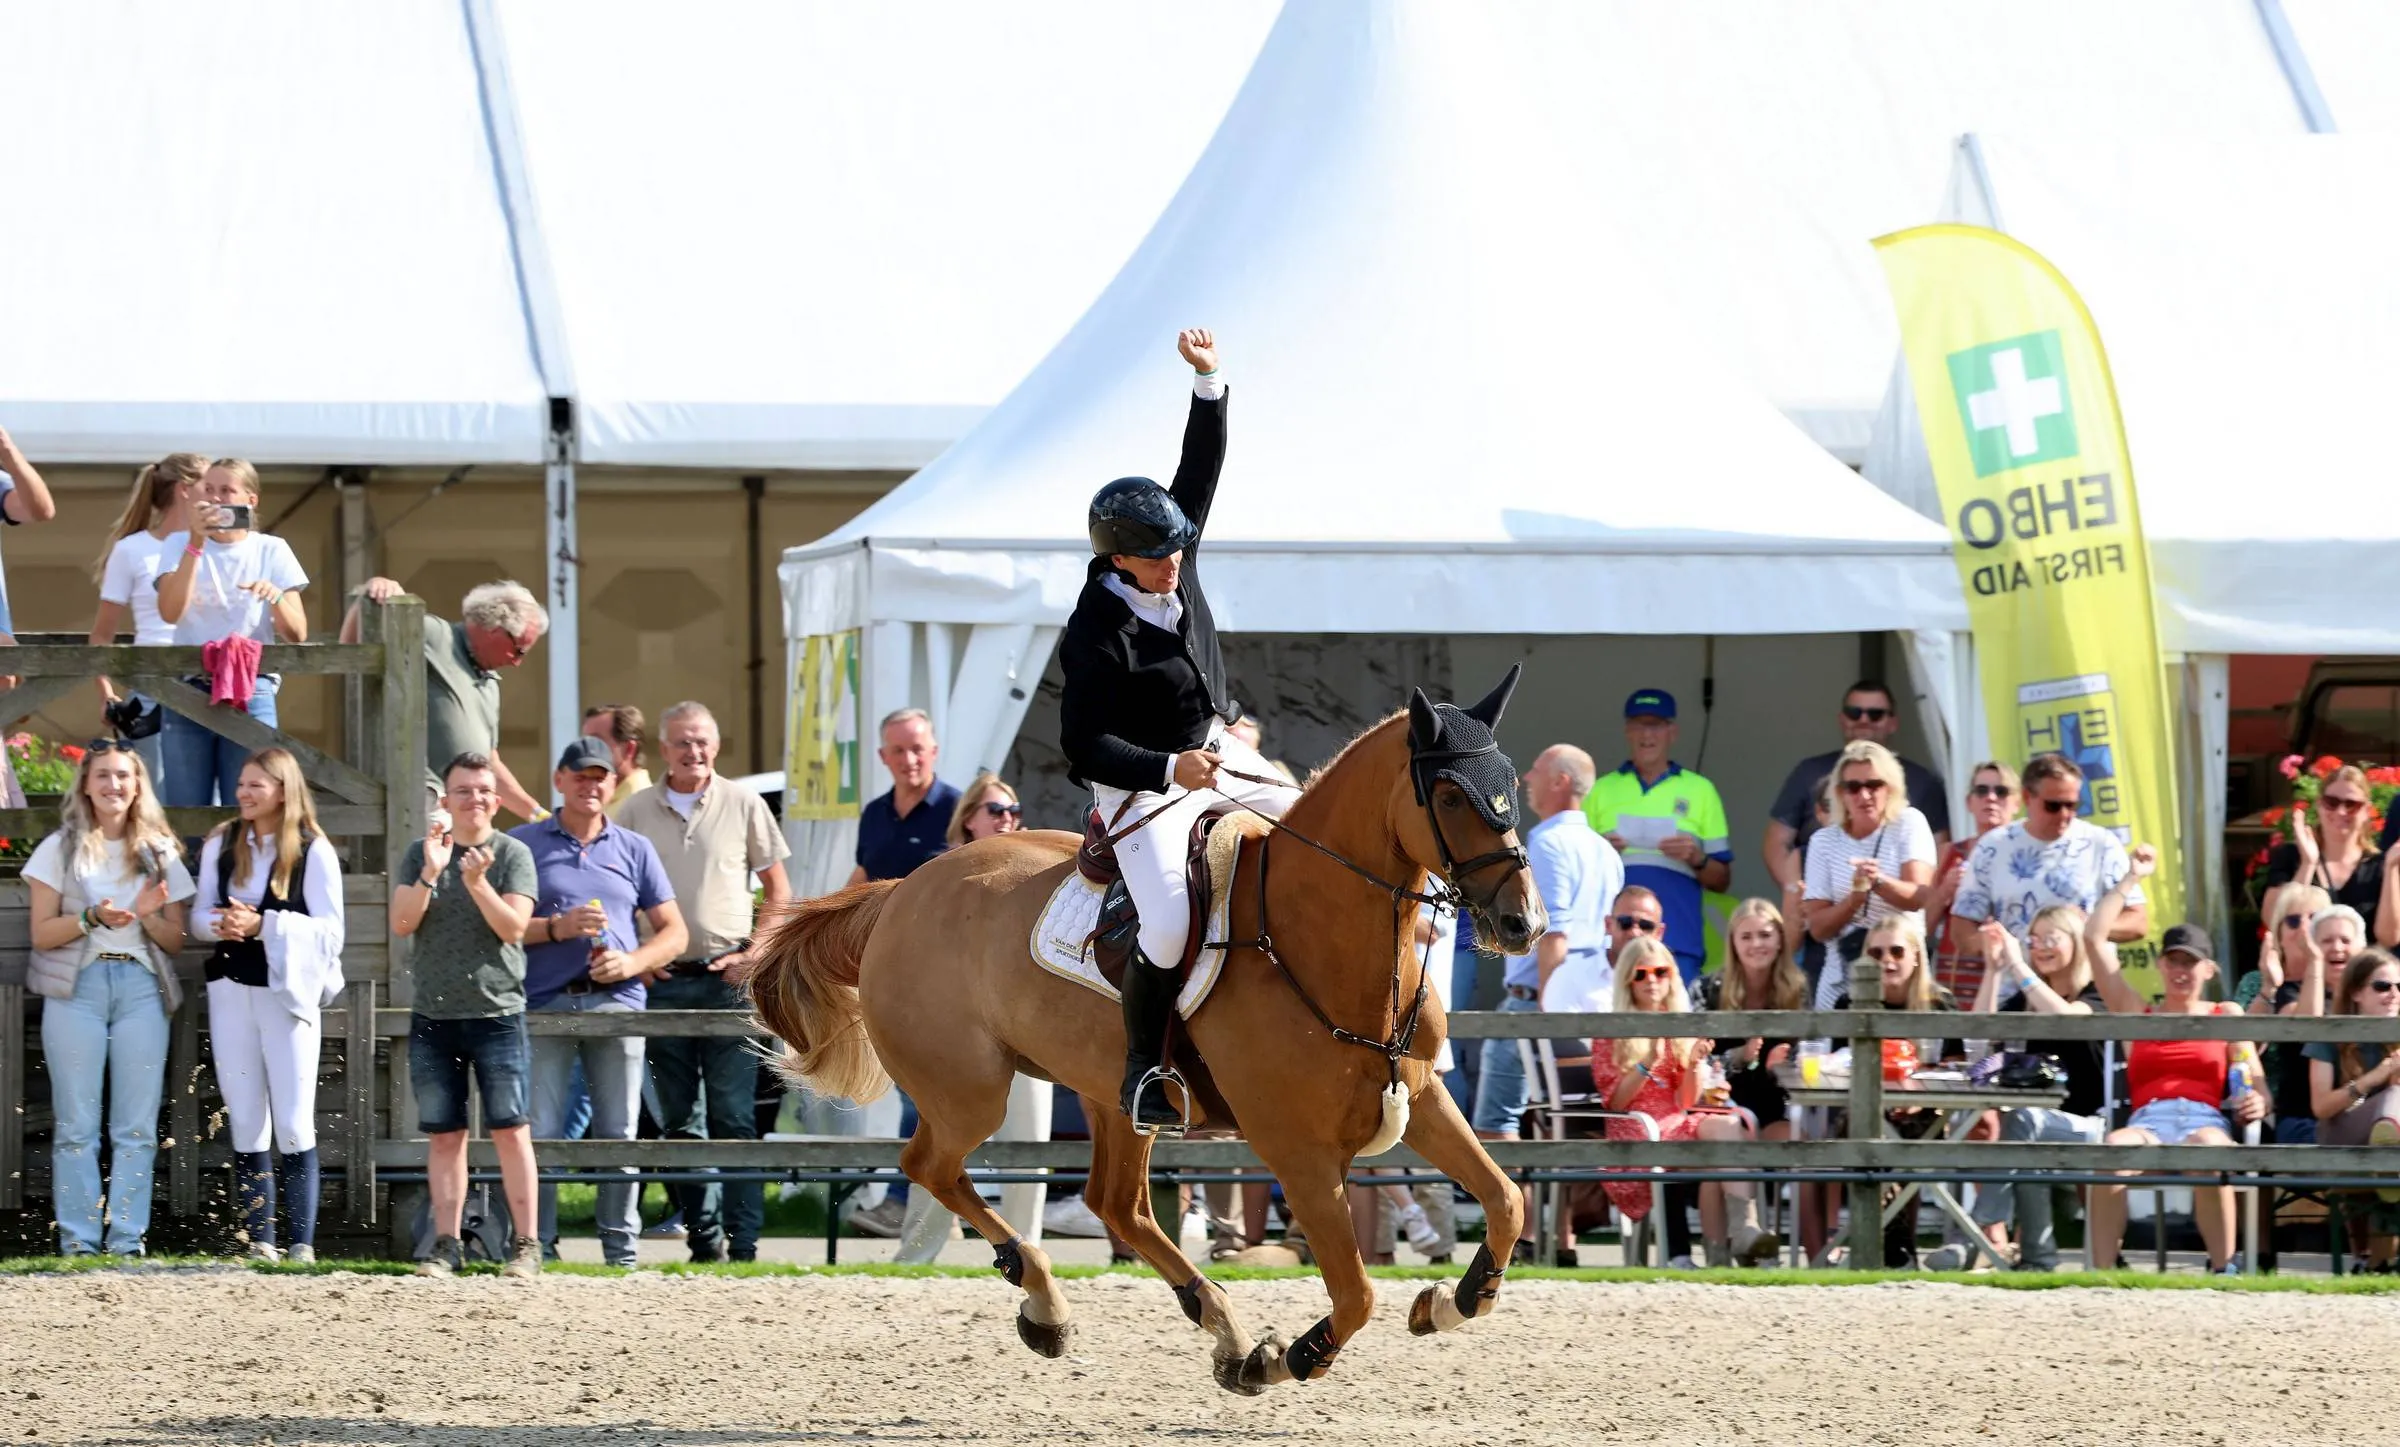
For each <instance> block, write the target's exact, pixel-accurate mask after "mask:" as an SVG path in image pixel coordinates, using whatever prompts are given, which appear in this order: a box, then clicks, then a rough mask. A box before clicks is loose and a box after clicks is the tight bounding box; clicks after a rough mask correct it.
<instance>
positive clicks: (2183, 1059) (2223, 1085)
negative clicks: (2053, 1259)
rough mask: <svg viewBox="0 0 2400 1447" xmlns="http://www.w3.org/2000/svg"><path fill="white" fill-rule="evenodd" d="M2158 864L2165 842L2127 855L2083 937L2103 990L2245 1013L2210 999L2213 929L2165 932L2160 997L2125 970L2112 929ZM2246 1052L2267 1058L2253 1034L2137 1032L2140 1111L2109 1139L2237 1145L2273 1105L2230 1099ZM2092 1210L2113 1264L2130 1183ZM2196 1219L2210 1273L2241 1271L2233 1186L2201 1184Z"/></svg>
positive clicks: (2182, 1009)
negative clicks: (2232, 1078) (2149, 1035)
mask: <svg viewBox="0 0 2400 1447" xmlns="http://www.w3.org/2000/svg"><path fill="white" fill-rule="evenodd" d="M2157 868H2158V851H2157V850H2155V849H2153V848H2151V847H2150V846H2149V845H2147V844H2142V845H2136V846H2135V847H2134V849H2133V850H2132V852H2131V853H2130V854H2129V855H2128V856H2127V869H2126V873H2125V877H2124V878H2123V879H2121V880H2118V881H2117V882H2116V883H2115V884H2113V885H2111V886H2109V888H2108V891H2107V892H2106V893H2105V894H2103V895H2101V896H2100V902H2099V904H2098V905H2096V906H2094V908H2093V910H2092V917H2091V920H2090V921H2089V922H2088V923H2087V924H2086V925H2085V926H2084V931H2083V941H2084V944H2085V946H2086V947H2087V948H2089V949H2090V950H2091V952H2092V981H2093V983H2094V984H2096V985H2098V986H2099V987H2100V996H2101V998H2102V999H2104V1000H2106V1001H2107V1002H2108V1008H2109V1009H2110V1010H2112V1011H2114V1012H2116V1013H2117V1014H2120V1015H2235V1014H2240V1013H2241V1011H2239V1010H2238V1009H2236V1008H2235V1007H2234V1006H2233V1005H2231V1004H2229V1003H2223V1002H2215V1001H2211V1000H2210V999H2208V997H2207V989H2208V982H2209V981H2210V980H2211V979H2213V978H2214V977H2215V976H2216V973H2217V962H2216V961H2215V960H2214V959H2213V958H2211V955H2212V954H2213V953H2214V947H2213V945H2212V944H2211V943H2210V941H2209V938H2208V936H2207V934H2205V933H2204V932H2202V931H2201V930H2200V929H2198V928H2197V927H2195V926H2192V925H2188V924H2179V925H2175V926H2173V927H2172V928H2170V929H2168V931H2167V932H2166V934H2165V935H2164V936H2162V937H2161V939H2160V941H2159V955H2158V978H2159V983H2160V984H2161V985H2162V986H2164V987H2165V993H2164V996H2163V997H2162V998H2161V999H2160V1000H2159V1002H2158V1003H2157V1004H2156V1005H2153V1004H2151V1003H2150V1002H2149V1001H2148V1000H2146V999H2144V998H2142V993H2141V991H2139V990H2136V989H2135V988H2134V987H2133V986H2132V985H2131V984H2130V983H2128V982H2127V980H2126V979H2125V976H2124V973H2123V972H2122V970H2121V969H2120V968H2119V966H2118V962H2117V947H2116V944H2115V942H2114V940H2113V938H2112V937H2113V935H2114V934H2115V932H2116V929H2117V926H2118V921H2119V919H2120V918H2121V916H2122V914H2123V912H2124V910H2125V896H2126V895H2127V894H2128V893H2130V892H2131V891H2133V890H2134V889H2136V888H2138V887H2139V881H2141V880H2143V879H2147V878H2148V877H2149V876H2150V875H2151V874H2152V873H2153V872H2155V871H2156V870H2157ZM2244 1057H2247V1058H2250V1059H2253V1060H2255V1059H2256V1058H2257V1052H2256V1050H2255V1048H2254V1047H2253V1046H2252V1045H2251V1044H2250V1043H2249V1042H2246V1041H2230V1040H2136V1041H2134V1042H2133V1043H2132V1044H2131V1045H2130V1046H2129V1047H2128V1048H2127V1050H2126V1052H2125V1084H2126V1091H2127V1095H2128V1097H2129V1098H2130V1099H2131V1101H2132V1103H2133V1114H2132V1115H2131V1116H2130V1117H2129V1118H2128V1119H2127V1120H2126V1122H2125V1128H2124V1129H2122V1130H2115V1131H2111V1132H2109V1134H2108V1137H2107V1143H2108V1144H2110V1145H2168V1146H2172V1145H2216V1146H2223V1145H2231V1144H2233V1132H2234V1130H2235V1129H2236V1128H2237V1127H2239V1126H2243V1125H2247V1124H2249V1123H2250V1122H2252V1121H2256V1120H2263V1119H2265V1117H2266V1114H2267V1097H2266V1095H2265V1094H2264V1093H2263V1092H2261V1091H2259V1090H2256V1089H2250V1090H2245V1091H2243V1092H2242V1093H2241V1094H2240V1095H2239V1096H2238V1097H2235V1098H2233V1099H2232V1100H2230V1101H2228V1098H2227V1090H2228V1085H2229V1080H2228V1075H2229V1071H2230V1069H2231V1067H2232V1065H2233V1063H2234V1061H2235V1060H2237V1059H2241V1058H2244ZM2228 1105H2230V1107H2231V1109H2230V1111H2228V1109H2227V1107H2228ZM2117 1174H2119V1175H2121V1176H2134V1175H2139V1174H2140V1172H2138V1171H2120V1172H2118V1173H2117ZM2091 1212H2092V1215H2091V1222H2090V1225H2089V1228H2088V1229H2089V1231H2090V1233H2091V1241H2092V1264H2093V1265H2094V1266H2096V1267H2098V1268H2099V1269H2101V1270H2103V1271H2107V1270H2111V1269H2113V1268H2114V1267H2115V1266H2116V1264H2117V1253H2118V1252H2119V1251H2120V1250H2121V1249H2122V1248H2123V1246H2124V1243H2125V1187H2123V1186H2121V1185H2107V1186H2094V1187H2093V1188H2092V1195H2091ZM2192 1219H2193V1221H2194V1222H2195V1223H2196V1224H2197V1225H2198V1226H2199V1227H2200V1239H2201V1240H2202V1241H2204V1242H2206V1243H2207V1245H2208V1269H2209V1273H2210V1274H2211V1275H2214V1276H2230V1275H2233V1274H2235V1268H2234V1265H2233V1188H2232V1187H2231V1186H2198V1187H2194V1188H2193V1190H2192Z"/></svg>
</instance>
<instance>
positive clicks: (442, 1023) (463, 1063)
mask: <svg viewBox="0 0 2400 1447" xmlns="http://www.w3.org/2000/svg"><path fill="white" fill-rule="evenodd" d="M470 1069H472V1070H473V1071H474V1072H475V1088H476V1089H478V1090H480V1091H482V1092H483V1124H484V1128H485V1129H486V1130H507V1129H508V1128H510V1127H511V1126H520V1125H523V1124H525V1123H526V1120H527V1119H528V1117H529V1113H530V1110H531V1105H532V1100H531V1090H530V1087H529V1083H528V1082H529V1078H530V1077H531V1075H532V1073H533V1047H532V1044H531V1037H530V1036H528V1035H527V1034H526V1033H525V1017H524V1016H523V1015H522V1014H515V1015H498V1016H493V1017H489V1018H486V1019H480V1020H434V1019H429V1018H427V1017H426V1016H423V1015H416V1016H412V1017H410V1019H409V1022H408V1083H409V1085H410V1087H411V1088H413V1089H414V1090H415V1091H416V1093H417V1124H418V1125H419V1126H421V1127H422V1128H423V1129H424V1131H425V1133H426V1134H427V1135H448V1134H449V1133H450V1132H452V1131H461V1130H465V1129H466V1128H467V1072H468V1071H469V1070H470Z"/></svg>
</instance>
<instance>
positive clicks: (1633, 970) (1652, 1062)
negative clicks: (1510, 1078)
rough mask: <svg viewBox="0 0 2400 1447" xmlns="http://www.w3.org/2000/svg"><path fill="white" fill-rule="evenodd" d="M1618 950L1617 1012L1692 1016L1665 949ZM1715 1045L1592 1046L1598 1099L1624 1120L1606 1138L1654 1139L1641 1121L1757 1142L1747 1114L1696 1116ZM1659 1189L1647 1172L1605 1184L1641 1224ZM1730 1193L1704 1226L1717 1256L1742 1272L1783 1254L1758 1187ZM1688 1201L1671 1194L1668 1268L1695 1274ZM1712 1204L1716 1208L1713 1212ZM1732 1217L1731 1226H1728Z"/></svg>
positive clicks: (1727, 1189) (1635, 944) (1688, 1134)
mask: <svg viewBox="0 0 2400 1447" xmlns="http://www.w3.org/2000/svg"><path fill="white" fill-rule="evenodd" d="M1619 953H1620V958H1618V959H1617V960H1615V961H1613V963H1614V965H1615V966H1616V999H1615V1006H1616V1009H1617V1011H1618V1013H1620V1014H1623V1013H1626V1012H1643V1013H1650V1014H1673V1015H1682V1014H1689V1013H1690V1012H1691V1008H1692V1002H1691V999H1690V997H1689V996H1687V995H1686V994H1685V993H1684V988H1683V974H1682V972H1681V971H1680V970H1678V969H1677V968H1676V964H1675V957H1674V956H1673V955H1672V954H1670V953H1668V951H1667V948H1666V946H1665V945H1662V944H1660V943H1659V942H1658V941H1657V940H1655V939H1651V938H1646V937H1645V938H1641V939H1636V940H1634V941H1632V942H1631V943H1630V944H1628V945H1626V946H1625V948H1624V949H1623V950H1622V951H1620V952H1619ZM1713 1048H1714V1045H1713V1043H1712V1042H1710V1041H1708V1040H1706V1039H1702V1038H1698V1037H1693V1036H1667V1037H1661V1038H1656V1039H1626V1040H1595V1041H1593V1042H1592V1089H1593V1093H1594V1094H1596V1095H1598V1096H1599V1097H1600V1099H1601V1100H1602V1102H1604V1106H1605V1108H1606V1109H1608V1110H1611V1111H1622V1112H1625V1113H1626V1114H1624V1115H1616V1116H1611V1117H1610V1118H1609V1119H1608V1120H1607V1122H1605V1124H1606V1127H1607V1132H1608V1138H1609V1139H1610V1140H1646V1139H1648V1138H1649V1136H1648V1133H1647V1132H1645V1131H1644V1130H1643V1129H1642V1124H1641V1122H1640V1121H1637V1120H1633V1119H1630V1118H1629V1117H1630V1116H1633V1115H1642V1116H1647V1117H1649V1118H1650V1120H1651V1121H1652V1122H1654V1123H1655V1124H1656V1125H1657V1127H1658V1138H1659V1139H1661V1140H1670V1141H1688V1140H1749V1139H1751V1138H1752V1137H1753V1134H1754V1132H1753V1130H1752V1128H1751V1124H1750V1122H1749V1121H1748V1120H1747V1119H1745V1118H1744V1115H1743V1113H1742V1112H1739V1111H1732V1110H1701V1109H1698V1107H1699V1106H1700V1097H1701V1091H1702V1088H1703V1085H1704V1083H1705V1082H1704V1081H1703V1078H1702V1077H1703V1075H1704V1074H1705V1073H1706V1057H1707V1055H1708V1053H1709V1052H1710V1050H1712V1049H1713ZM1651 1184H1652V1182H1651V1180H1650V1178H1649V1176H1648V1173H1646V1172H1645V1173H1642V1174H1639V1175H1633V1176H1630V1177H1628V1178H1627V1179H1624V1180H1612V1181H1610V1182H1608V1183H1607V1190H1608V1199H1609V1200H1610V1202H1612V1203H1613V1204H1614V1205H1615V1206H1616V1208H1617V1209H1618V1210H1619V1211H1622V1212H1624V1213H1625V1219H1627V1220H1628V1221H1639V1220H1641V1219H1642V1218H1643V1217H1645V1216H1647V1215H1649V1214H1650V1188H1651ZM1686 1189H1688V1188H1686ZM1723 1191H1724V1195H1723V1197H1722V1202H1721V1204H1720V1202H1719V1200H1718V1199H1717V1198H1716V1197H1715V1193H1714V1192H1710V1193H1708V1195H1707V1196H1705V1197H1704V1198H1703V1199H1704V1208H1703V1210H1702V1212H1701V1229H1702V1230H1703V1231H1704V1232H1705V1233H1706V1235H1707V1239H1708V1242H1709V1245H1710V1248H1711V1249H1710V1251H1709V1255H1710V1256H1711V1257H1712V1258H1718V1259H1730V1260H1731V1261H1734V1262H1738V1263H1740V1264H1743V1265H1752V1264H1756V1263H1757V1262H1760V1261H1770V1260H1773V1259H1774V1256H1775V1253H1776V1252H1777V1251H1780V1250H1782V1249H1783V1239H1782V1238H1781V1237H1779V1236H1777V1235H1775V1234H1774V1233H1772V1232H1769V1231H1765V1230H1762V1229H1761V1228H1760V1226H1759V1224H1758V1198H1757V1196H1756V1195H1755V1194H1754V1192H1753V1190H1752V1187H1751V1183H1750V1182H1748V1181H1727V1182H1725V1183H1724V1186H1723ZM1682 1195H1683V1192H1682V1191H1678V1190H1672V1189H1671V1190H1670V1191H1669V1194H1668V1197H1667V1200H1668V1210H1667V1220H1666V1222H1665V1223H1664V1224H1665V1228H1666V1233H1667V1249H1668V1252H1669V1255H1670V1264H1671V1265H1674V1266H1676V1267H1679V1268H1682V1269H1685V1270H1689V1269H1691V1268H1692V1267H1693V1266H1694V1265H1695V1264H1696V1263H1695V1262H1694V1261H1693V1260H1692V1255H1691V1250H1692V1247H1691V1228H1690V1226H1689V1225H1687V1224H1686V1223H1685V1221H1684V1215H1683V1203H1682V1200H1680V1199H1678V1198H1679V1197H1680V1196H1682ZM1707 1206H1715V1207H1717V1209H1715V1210H1709V1209H1706V1207H1707ZM1728 1216H1730V1217H1731V1220H1730V1223H1729V1222H1728V1221H1727V1220H1726V1218H1727V1217H1728ZM1728 1225H1730V1228H1731V1235H1730V1240H1729V1239H1728V1237H1727V1228H1728Z"/></svg>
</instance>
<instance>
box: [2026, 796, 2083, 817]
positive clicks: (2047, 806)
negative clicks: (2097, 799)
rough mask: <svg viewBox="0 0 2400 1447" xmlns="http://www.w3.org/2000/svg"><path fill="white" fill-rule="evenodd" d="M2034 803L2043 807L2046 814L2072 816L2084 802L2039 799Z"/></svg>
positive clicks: (2079, 800) (2077, 800)
mask: <svg viewBox="0 0 2400 1447" xmlns="http://www.w3.org/2000/svg"><path fill="white" fill-rule="evenodd" d="M2033 802H2035V803H2036V804H2039V805H2041V806H2042V809H2043V811H2044V812H2045V813H2050V814H2072V813H2074V812H2075V810H2076V809H2077V808H2078V807H2079V806H2080V805H2081V804H2082V802H2083V801H2082V800H2081V799H2043V798H2038V797H2037V798H2036V799H2035V800H2034V801H2033Z"/></svg>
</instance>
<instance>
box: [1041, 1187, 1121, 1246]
mask: <svg viewBox="0 0 2400 1447" xmlns="http://www.w3.org/2000/svg"><path fill="white" fill-rule="evenodd" d="M1042 1234H1043V1235H1045V1236H1091V1237H1099V1236H1106V1235H1107V1234H1108V1223H1106V1222H1104V1221H1102V1220H1101V1219H1100V1217H1099V1214H1098V1213H1097V1212H1095V1211H1093V1210H1092V1208H1091V1206H1090V1205H1089V1204H1088V1203H1086V1202H1085V1201H1084V1199H1083V1197H1081V1196H1061V1197H1060V1198H1059V1199H1057V1200H1055V1201H1052V1202H1051V1203H1050V1204H1049V1205H1047V1206H1044V1207H1043V1208H1042Z"/></svg>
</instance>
